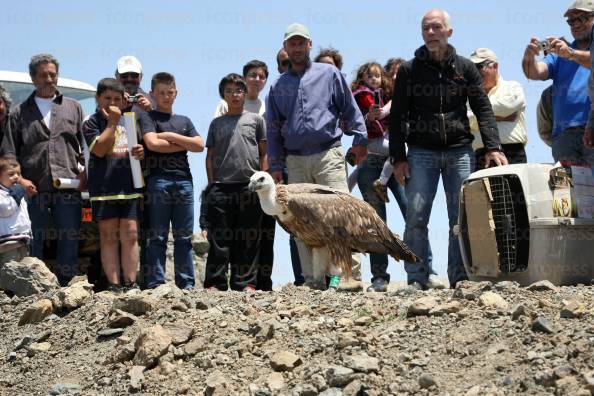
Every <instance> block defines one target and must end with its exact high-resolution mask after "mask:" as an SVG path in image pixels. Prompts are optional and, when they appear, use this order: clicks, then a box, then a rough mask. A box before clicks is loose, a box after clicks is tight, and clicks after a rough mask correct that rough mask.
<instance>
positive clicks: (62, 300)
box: [52, 278, 93, 311]
mask: <svg viewBox="0 0 594 396" xmlns="http://www.w3.org/2000/svg"><path fill="white" fill-rule="evenodd" d="M92 296H93V285H92V284H90V283H89V282H87V281H86V278H85V279H84V280H83V281H79V282H76V283H74V284H73V285H72V286H68V287H63V288H61V289H60V290H58V291H57V292H56V293H55V294H54V295H53V296H52V304H53V305H54V308H55V309H56V310H60V309H66V310H68V311H72V310H75V309H77V308H79V307H81V306H83V305H84V304H86V303H87V302H88V301H89V300H91V297H92Z"/></svg>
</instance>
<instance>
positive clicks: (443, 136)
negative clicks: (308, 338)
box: [389, 9, 507, 289]
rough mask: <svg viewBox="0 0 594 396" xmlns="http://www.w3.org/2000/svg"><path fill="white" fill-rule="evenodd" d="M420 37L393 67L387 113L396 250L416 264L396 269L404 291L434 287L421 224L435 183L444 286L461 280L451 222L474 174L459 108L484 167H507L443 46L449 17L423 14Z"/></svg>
mask: <svg viewBox="0 0 594 396" xmlns="http://www.w3.org/2000/svg"><path fill="white" fill-rule="evenodd" d="M421 30H422V35H423V41H424V42H425V45H423V46H422V47H420V48H419V49H418V50H417V51H416V52H415V57H414V59H413V60H411V61H408V62H406V63H404V64H403V65H402V66H400V69H399V70H398V74H397V76H396V84H395V88H394V96H393V99H392V111H391V113H390V127H389V130H390V160H391V161H392V163H393V164H394V177H395V178H396V180H397V181H398V182H399V183H400V184H402V185H403V186H405V188H406V198H407V201H408V207H407V211H406V227H405V231H404V242H405V243H406V244H407V245H408V246H409V247H410V248H411V250H412V251H413V252H415V254H417V255H418V256H419V257H420V258H421V261H420V263H417V264H415V263H410V262H405V263H404V266H405V269H406V272H407V274H408V283H409V285H411V287H413V288H416V289H421V288H423V289H425V288H428V287H429V288H430V287H433V284H434V282H433V279H432V276H434V275H433V274H434V272H433V269H432V268H431V265H430V263H429V261H428V253H429V252H428V246H429V243H428V229H427V224H428V223H429V215H430V213H431V207H432V206H433V200H434V198H435V194H436V192H437V185H438V183H439V177H440V176H441V178H442V181H443V187H444V190H445V194H446V202H447V208H448V218H449V226H450V233H449V247H448V278H449V281H450V287H452V288H453V287H455V286H456V283H457V282H459V281H461V280H464V279H466V278H467V277H466V272H465V270H464V267H463V264H462V257H461V254H460V247H459V245H458V238H457V237H456V236H455V235H454V233H453V227H454V225H455V224H457V222H458V200H459V195H460V187H461V185H462V181H463V180H464V179H465V178H466V177H468V175H470V173H471V172H472V170H473V169H474V153H473V150H472V145H471V144H472V140H473V136H472V133H471V132H470V127H469V123H468V117H467V115H466V103H467V102H469V104H470V108H471V109H472V111H473V112H474V114H476V117H477V118H478V120H479V126H480V133H481V137H482V140H483V144H484V146H485V148H486V150H487V151H486V154H485V162H486V163H487V164H489V163H490V162H491V161H493V162H494V163H495V164H496V165H502V164H507V160H506V158H505V155H504V154H503V152H502V151H501V145H500V142H499V135H498V132H497V124H496V122H495V116H494V114H493V110H492V109H491V104H490V103H489V98H488V97H487V95H486V94H485V91H484V89H483V87H482V86H481V83H482V80H481V76H480V74H479V72H478V70H477V69H476V67H475V66H474V64H473V63H472V62H471V61H470V60H468V59H466V58H463V57H461V56H459V55H456V50H455V49H454V47H452V46H451V45H450V44H448V40H449V38H450V37H451V36H452V33H453V29H452V26H451V23H450V17H449V15H448V14H447V12H445V11H443V10H439V9H433V10H431V11H429V12H427V14H425V16H424V17H423V20H422V22H421ZM405 143H406V144H408V153H407V152H406V147H405Z"/></svg>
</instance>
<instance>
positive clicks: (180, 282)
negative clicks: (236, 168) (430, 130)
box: [144, 175, 195, 289]
mask: <svg viewBox="0 0 594 396" xmlns="http://www.w3.org/2000/svg"><path fill="white" fill-rule="evenodd" d="M147 194H148V202H149V205H148V211H149V222H150V228H149V231H148V236H149V245H148V249H147V260H146V267H147V268H145V270H144V271H145V273H144V276H145V278H144V279H145V283H146V287H147V288H149V289H153V288H155V287H157V286H159V285H162V284H164V283H165V260H166V259H165V252H166V250H167V240H168V238H169V223H170V222H171V225H172V234H173V264H174V270H175V284H176V285H177V287H179V288H180V289H192V288H193V287H194V284H195V275H194V262H193V259H192V231H193V228H194V187H193V185H192V180H191V179H188V178H185V177H179V176H170V175H167V176H154V177H149V179H148V185H147Z"/></svg>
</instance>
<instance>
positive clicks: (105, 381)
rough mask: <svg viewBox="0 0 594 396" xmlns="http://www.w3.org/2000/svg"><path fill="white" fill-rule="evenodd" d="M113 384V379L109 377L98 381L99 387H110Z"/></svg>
mask: <svg viewBox="0 0 594 396" xmlns="http://www.w3.org/2000/svg"><path fill="white" fill-rule="evenodd" d="M111 382H112V380H111V378H109V377H101V378H99V381H97V385H100V386H109V385H111Z"/></svg>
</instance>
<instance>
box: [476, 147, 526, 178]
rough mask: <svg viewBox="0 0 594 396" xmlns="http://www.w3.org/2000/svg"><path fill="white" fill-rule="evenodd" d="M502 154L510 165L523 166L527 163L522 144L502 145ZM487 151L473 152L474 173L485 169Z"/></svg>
mask: <svg viewBox="0 0 594 396" xmlns="http://www.w3.org/2000/svg"><path fill="white" fill-rule="evenodd" d="M501 147H502V148H503V153H504V154H505V156H506V157H507V162H508V163H509V164H510V165H511V164H525V163H527V162H528V159H527V158H526V150H524V145H523V144H522V143H512V144H502V145H501ZM486 153H487V150H485V149H484V148H480V149H478V150H476V151H475V152H474V156H475V159H476V162H475V164H476V166H475V169H474V170H475V171H478V170H481V169H485V154H486Z"/></svg>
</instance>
